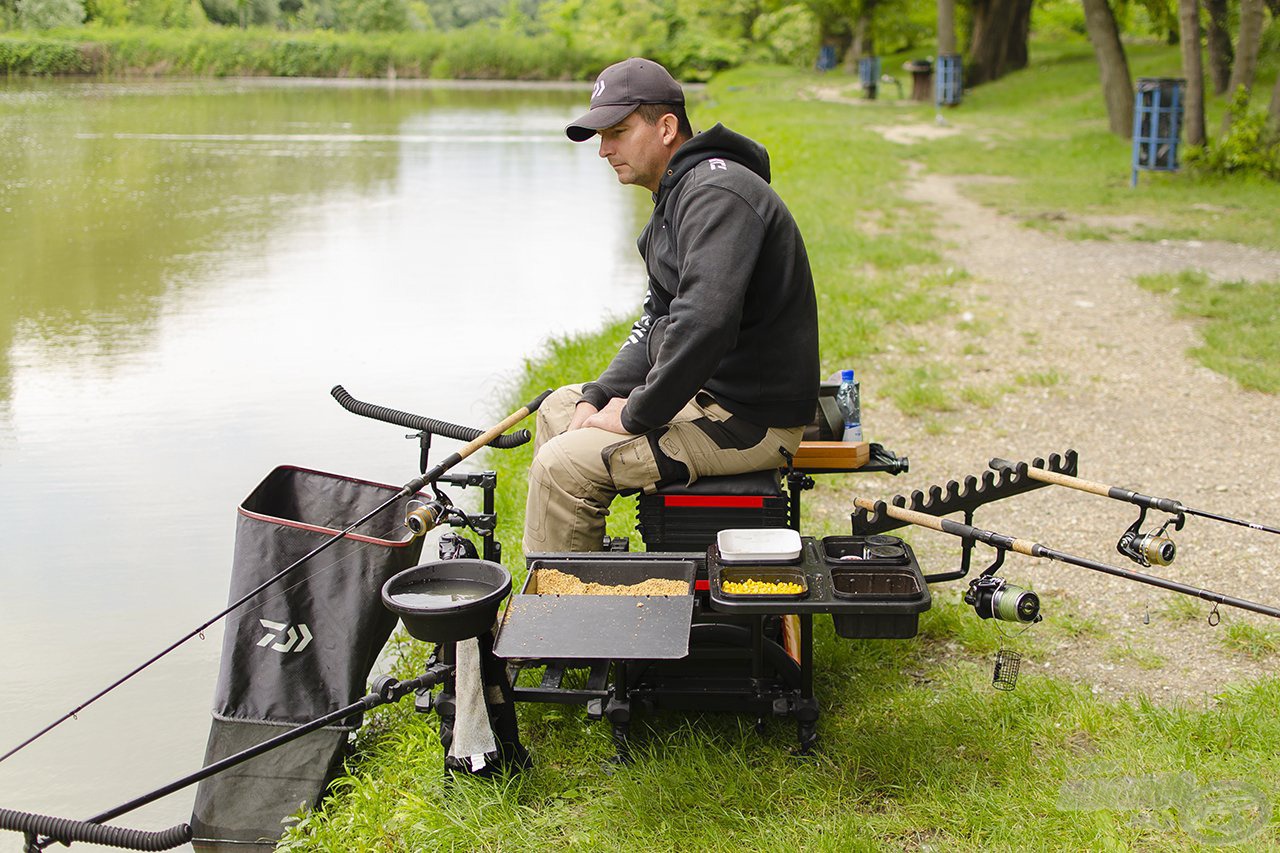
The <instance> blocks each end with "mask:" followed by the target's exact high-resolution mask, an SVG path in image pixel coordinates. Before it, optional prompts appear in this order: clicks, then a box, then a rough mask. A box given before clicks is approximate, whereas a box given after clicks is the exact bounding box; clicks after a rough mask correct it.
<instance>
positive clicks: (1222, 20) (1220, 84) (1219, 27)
mask: <svg viewBox="0 0 1280 853" xmlns="http://www.w3.org/2000/svg"><path fill="white" fill-rule="evenodd" d="M1277 2H1280V0H1277ZM1204 8H1205V11H1206V12H1208V20H1209V27H1208V30H1207V31H1206V32H1205V46H1206V47H1208V48H1209V79H1210V80H1212V81H1213V94H1215V95H1221V94H1222V93H1223V92H1225V91H1227V85H1228V84H1229V83H1230V81H1231V62H1232V60H1233V59H1235V53H1234V51H1233V50H1232V49H1231V30H1230V28H1229V27H1228V25H1227V22H1228V14H1227V13H1228V9H1227V0H1204Z"/></svg>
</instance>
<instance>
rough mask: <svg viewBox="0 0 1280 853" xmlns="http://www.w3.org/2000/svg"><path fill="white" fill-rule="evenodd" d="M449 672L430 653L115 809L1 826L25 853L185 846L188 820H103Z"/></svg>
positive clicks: (17, 814) (18, 818)
mask: <svg viewBox="0 0 1280 853" xmlns="http://www.w3.org/2000/svg"><path fill="white" fill-rule="evenodd" d="M453 671H454V666H453V665H452V664H442V663H438V662H436V661H435V659H434V657H433V658H432V660H431V661H429V662H428V666H427V671H426V672H425V673H423V674H422V675H420V676H418V677H417V678H411V679H409V680H407V681H399V680H397V679H395V678H392V677H391V676H389V675H384V676H381V677H379V678H378V679H377V680H376V681H375V682H374V683H373V690H372V692H370V693H369V694H368V695H366V696H363V697H361V698H360V699H357V700H356V701H355V702H353V703H351V704H350V705H347V706H346V707H343V708H339V709H338V710H336V711H331V712H330V713H328V714H325V715H323V716H321V717H317V718H315V719H314V720H311V721H310V722H307V723H303V724H301V725H298V726H295V727H293V728H291V729H288V730H286V731H285V732H283V733H282V734H279V735H276V736H275V737H273V738H270V739H268V740H264V741H263V742H262V743H259V744H255V745H254V746H251V747H248V748H246V749H243V750H241V751H240V752H237V753H235V754H234V755H229V756H227V757H226V758H223V759H221V760H219V761H215V762H213V763H212V764H209V765H206V766H204V767H202V768H200V769H199V770H197V771H195V772H194V773H190V774H187V775H186V776H182V777H180V778H178V779H175V780H173V781H172V782H169V783H168V784H166V785H161V786H160V787H159V788H156V789H155V790H153V791H149V792H148V793H146V794H142V795H141V796H138V797H135V798H133V799H132V800H129V801H128V802H126V803H121V804H120V805H118V806H116V807H115V808H111V809H108V810H107V811H104V812H102V813H101V814H97V815H94V816H93V817H91V818H89V819H87V820H72V819H70V818H60V817H52V816H50V815H42V814H33V813H31V812H21V811H15V810H13V809H0V829H9V830H14V831H17V832H21V833H23V835H24V836H25V839H26V843H25V844H24V845H23V853H40V851H42V850H44V849H45V848H46V847H48V846H49V845H50V844H54V843H60V844H64V845H69V844H71V843H72V842H73V841H83V842H87V843H90V844H102V845H106V846H108V847H123V848H128V849H130V850H169V849H171V848H173V847H177V846H178V845H180V844H186V843H187V842H189V841H190V840H191V838H192V831H191V826H190V825H189V824H185V823H180V824H178V825H177V826H173V827H170V828H169V829H165V830H161V831H158V832H150V831H147V830H141V829H126V828H124V827H119V826H104V825H103V824H104V823H105V822H106V821H108V820H112V819H114V818H117V817H119V816H120V815H122V814H126V813H128V812H131V811H133V810H135V809H139V808H141V807H142V806H145V805H147V804H148V803H152V802H155V801H156V800H158V799H160V798H161V797H167V796H168V795H169V794H172V793H174V792H176V791H180V790H182V789H183V788H187V787H190V786H191V785H194V784H196V783H197V782H200V781H201V780H203V779H207V778H208V777H210V776H213V775H214V774H216V773H221V772H222V771H223V770H227V769H230V768H232V767H235V766H236V765H237V764H242V763H244V762H246V761H248V760H249V759H251V758H255V757H257V756H259V755H261V754H262V753H264V752H269V751H270V750H273V749H275V748H276V747H278V746H284V745H285V744H286V743H289V742H290V741H293V740H297V739H298V738H300V737H302V736H303V735H307V734H310V733H311V732H314V731H317V730H318V729H322V728H325V727H326V726H330V725H333V724H336V723H340V722H342V721H343V720H345V719H347V718H348V717H353V716H355V715H357V714H363V713H364V712H365V711H369V710H372V709H373V708H377V707H378V706H380V705H385V704H388V703H391V702H398V701H399V700H400V699H402V698H403V697H405V696H407V695H409V694H410V693H416V692H417V691H419V690H427V689H430V688H431V687H433V686H435V685H436V684H438V683H439V682H440V681H441V679H443V678H445V677H447V676H448V675H450V674H451V673H453Z"/></svg>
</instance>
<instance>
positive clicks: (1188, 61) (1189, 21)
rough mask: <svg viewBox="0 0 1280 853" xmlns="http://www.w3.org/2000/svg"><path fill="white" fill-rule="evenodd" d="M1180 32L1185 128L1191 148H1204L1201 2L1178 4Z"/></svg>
mask: <svg viewBox="0 0 1280 853" xmlns="http://www.w3.org/2000/svg"><path fill="white" fill-rule="evenodd" d="M1178 32H1179V33H1180V34H1181V37H1182V76H1183V77H1186V78H1187V90H1186V93H1185V95H1184V96H1183V100H1182V116H1183V118H1182V126H1183V127H1184V128H1186V131H1187V144H1188V145H1204V141H1205V131H1204V64H1203V62H1202V61H1201V58H1200V3H1199V0H1178Z"/></svg>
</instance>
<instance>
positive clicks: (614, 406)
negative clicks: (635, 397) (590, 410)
mask: <svg viewBox="0 0 1280 853" xmlns="http://www.w3.org/2000/svg"><path fill="white" fill-rule="evenodd" d="M626 405H627V401H626V400H625V399H624V398H622V397H614V398H613V399H612V400H610V401H609V403H608V405H606V406H605V407H604V408H603V409H601V410H600V411H598V412H596V413H595V414H593V415H591V416H590V417H588V418H587V419H586V420H584V421H583V422H582V426H584V427H595V428H596V429H603V430H608V431H609V432H616V433H618V434H619V435H630V433H629V432H627V430H626V428H625V427H623V425H622V409H623V407H625V406H626ZM581 410H582V404H581V403H579V404H578V409H577V410H575V411H574V413H573V414H574V420H577V415H578V412H580V411H581Z"/></svg>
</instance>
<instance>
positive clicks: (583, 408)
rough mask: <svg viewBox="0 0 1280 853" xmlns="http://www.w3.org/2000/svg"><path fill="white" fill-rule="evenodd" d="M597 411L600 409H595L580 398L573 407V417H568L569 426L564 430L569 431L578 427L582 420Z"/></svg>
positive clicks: (580, 425)
mask: <svg viewBox="0 0 1280 853" xmlns="http://www.w3.org/2000/svg"><path fill="white" fill-rule="evenodd" d="M598 411H600V410H599V409H597V408H596V407H595V406H593V405H592V404H590V403H588V402H587V401H586V400H582V401H581V402H579V403H578V405H577V406H575V407H574V409H573V417H572V418H570V419H569V428H568V429H566V430H565V432H571V431H573V430H575V429H580V428H581V427H582V426H583V422H584V421H585V420H586V419H587V418H589V417H591V416H592V415H594V414H595V413H596V412H598Z"/></svg>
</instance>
